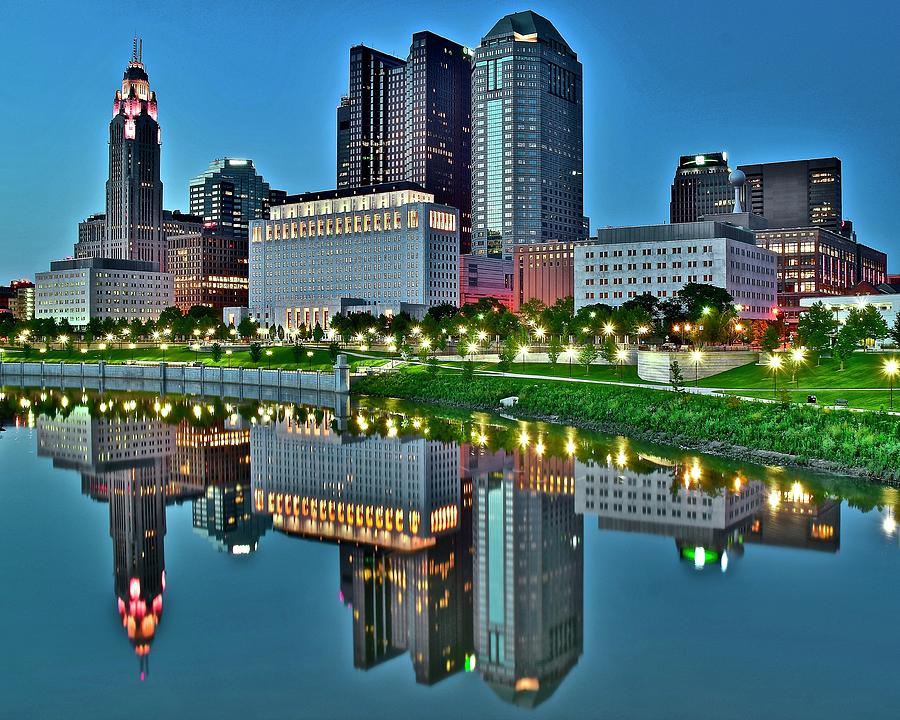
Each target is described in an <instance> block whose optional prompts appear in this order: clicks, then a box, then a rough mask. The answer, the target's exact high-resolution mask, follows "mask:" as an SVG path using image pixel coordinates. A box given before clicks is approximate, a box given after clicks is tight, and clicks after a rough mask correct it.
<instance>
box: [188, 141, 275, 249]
mask: <svg viewBox="0 0 900 720" xmlns="http://www.w3.org/2000/svg"><path fill="white" fill-rule="evenodd" d="M190 194H191V199H190V203H191V213H192V214H194V215H198V216H200V217H202V218H203V227H204V228H206V229H208V230H214V231H215V232H216V233H217V234H218V235H222V236H227V237H238V238H243V239H247V238H248V237H249V228H250V221H251V220H261V219H263V218H267V217H268V216H269V206H270V205H271V204H272V200H273V195H276V194H279V191H278V190H271V189H270V188H269V183H267V182H266V181H265V180H264V179H263V177H262V175H260V174H259V173H258V172H256V168H255V167H254V166H253V161H252V160H248V159H246V158H227V157H226V158H221V159H219V158H217V159H215V160H213V161H212V162H211V163H210V164H209V167H208V168H207V169H206V171H205V172H203V173H200V174H199V175H197V176H196V177H194V178H192V179H191V184H190ZM280 194H281V196H282V197H283V193H280Z"/></svg>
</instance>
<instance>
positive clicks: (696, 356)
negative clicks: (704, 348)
mask: <svg viewBox="0 0 900 720" xmlns="http://www.w3.org/2000/svg"><path fill="white" fill-rule="evenodd" d="M691 360H693V361H694V387H700V361H701V360H703V353H702V352H700V351H699V350H693V351H691Z"/></svg>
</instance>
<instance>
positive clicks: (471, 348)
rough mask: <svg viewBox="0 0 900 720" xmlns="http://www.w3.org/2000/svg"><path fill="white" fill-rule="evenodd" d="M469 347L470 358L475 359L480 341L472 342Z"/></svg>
mask: <svg viewBox="0 0 900 720" xmlns="http://www.w3.org/2000/svg"><path fill="white" fill-rule="evenodd" d="M467 349H468V351H469V356H470V357H469V359H470V360H474V359H475V357H474V356H475V353H476V352H478V343H476V342H470V343H469V345H468V347H467Z"/></svg>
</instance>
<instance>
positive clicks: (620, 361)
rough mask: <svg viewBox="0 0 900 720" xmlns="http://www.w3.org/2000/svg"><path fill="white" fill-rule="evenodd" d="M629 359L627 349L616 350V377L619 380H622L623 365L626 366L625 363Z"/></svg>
mask: <svg viewBox="0 0 900 720" xmlns="http://www.w3.org/2000/svg"><path fill="white" fill-rule="evenodd" d="M627 359H628V351H627V350H626V349H625V348H619V349H618V350H616V375H617V376H618V378H619V380H620V381H621V380H622V372H621V368H622V365H624V364H625V361H626V360H627Z"/></svg>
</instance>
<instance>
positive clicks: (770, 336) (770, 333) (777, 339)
mask: <svg viewBox="0 0 900 720" xmlns="http://www.w3.org/2000/svg"><path fill="white" fill-rule="evenodd" d="M780 345H781V335H780V333H779V332H778V328H777V327H775V326H774V325H772V324H770V325H769V326H768V327H767V328H766V329H765V332H763V334H762V337H761V338H760V339H759V347H760V348H761V349H762V351H763V352H766V353H768V354H769V355H771V354H772V353H773V352H775V351H776V350H777V349H778V347H779V346H780Z"/></svg>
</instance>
